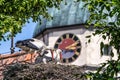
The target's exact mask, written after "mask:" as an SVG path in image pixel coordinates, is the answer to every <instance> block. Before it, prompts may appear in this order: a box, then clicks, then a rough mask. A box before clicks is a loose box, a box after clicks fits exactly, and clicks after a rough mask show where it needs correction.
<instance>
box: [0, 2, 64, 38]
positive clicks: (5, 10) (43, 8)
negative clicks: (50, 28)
mask: <svg viewBox="0 0 120 80" xmlns="http://www.w3.org/2000/svg"><path fill="white" fill-rule="evenodd" d="M61 1H62V0H0V40H2V39H3V40H6V39H9V38H10V37H11V36H15V35H16V34H17V33H18V32H21V28H22V26H23V25H24V24H25V23H26V22H28V20H29V19H30V18H32V19H33V22H36V21H38V20H39V21H40V20H41V18H40V17H39V16H40V15H42V17H44V18H47V19H50V18H51V17H50V16H49V14H48V8H51V7H56V8H59V4H60V3H61Z"/></svg>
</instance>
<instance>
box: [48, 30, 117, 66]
mask: <svg viewBox="0 0 120 80" xmlns="http://www.w3.org/2000/svg"><path fill="white" fill-rule="evenodd" d="M92 32H93V31H89V30H85V29H82V28H80V29H73V30H63V31H56V32H51V33H49V38H48V39H49V40H48V42H49V43H48V46H50V47H54V44H55V42H56V41H57V39H58V38H59V37H60V36H61V35H63V34H65V33H73V34H75V35H76V36H77V37H78V38H79V39H80V41H81V45H82V48H81V54H80V56H79V57H78V58H77V59H76V60H75V61H74V62H72V63H70V64H73V65H79V66H81V65H98V64H100V63H102V62H105V61H106V60H110V59H111V57H110V56H101V55H100V42H101V41H104V40H103V39H102V37H101V35H97V36H92V37H91V42H90V43H88V42H87V41H88V39H87V38H86V36H87V35H90V34H92ZM104 42H105V43H108V41H107V40H106V41H104ZM114 52H116V50H114ZM113 59H117V54H115V56H114V57H113Z"/></svg>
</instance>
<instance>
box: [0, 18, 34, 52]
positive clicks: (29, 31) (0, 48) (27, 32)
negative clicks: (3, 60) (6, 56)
mask: <svg viewBox="0 0 120 80" xmlns="http://www.w3.org/2000/svg"><path fill="white" fill-rule="evenodd" d="M35 26H36V23H33V22H32V20H31V19H30V23H26V24H25V25H24V27H23V29H22V32H21V33H18V34H17V35H16V37H15V38H14V43H15V42H16V41H18V40H24V39H29V38H32V36H33V32H34V29H35ZM0 43H1V45H0V54H3V53H9V52H10V47H11V41H10V40H9V41H6V42H4V41H1V42H0ZM15 50H16V51H17V50H18V48H15Z"/></svg>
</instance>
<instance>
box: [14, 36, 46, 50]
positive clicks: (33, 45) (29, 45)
mask: <svg viewBox="0 0 120 80" xmlns="http://www.w3.org/2000/svg"><path fill="white" fill-rule="evenodd" d="M45 46H46V45H45V44H44V43H43V41H41V40H39V39H34V38H32V39H26V40H22V41H17V42H16V47H18V48H21V49H22V50H25V51H30V50H32V51H36V50H38V51H40V50H41V49H43V47H45Z"/></svg>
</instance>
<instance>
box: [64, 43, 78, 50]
mask: <svg viewBox="0 0 120 80" xmlns="http://www.w3.org/2000/svg"><path fill="white" fill-rule="evenodd" d="M78 43H79V41H77V42H75V43H73V44H71V45H69V46H67V47H65V49H71V50H75V49H76V45H77V44H78Z"/></svg>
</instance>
